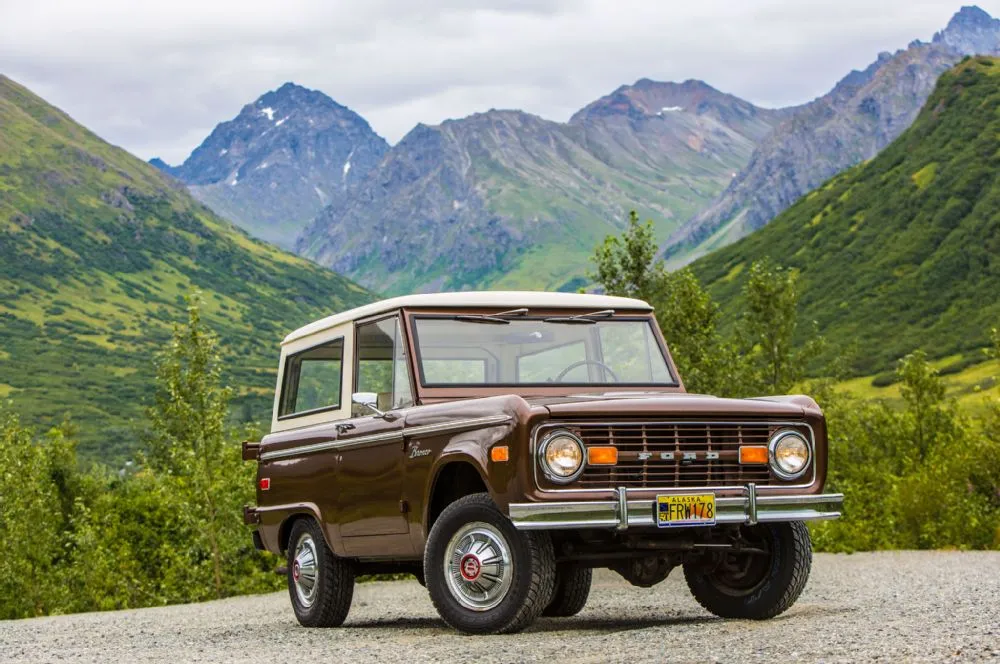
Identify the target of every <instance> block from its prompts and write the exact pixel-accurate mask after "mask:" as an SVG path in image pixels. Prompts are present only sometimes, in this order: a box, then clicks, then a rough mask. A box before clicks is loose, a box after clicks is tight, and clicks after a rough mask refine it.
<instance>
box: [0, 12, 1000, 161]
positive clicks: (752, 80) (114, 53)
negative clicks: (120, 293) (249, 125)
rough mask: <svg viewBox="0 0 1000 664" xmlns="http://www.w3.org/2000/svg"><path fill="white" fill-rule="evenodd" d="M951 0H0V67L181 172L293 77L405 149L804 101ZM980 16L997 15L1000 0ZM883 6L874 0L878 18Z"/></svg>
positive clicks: (912, 35) (919, 30) (114, 138)
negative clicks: (457, 129)
mask: <svg viewBox="0 0 1000 664" xmlns="http://www.w3.org/2000/svg"><path fill="white" fill-rule="evenodd" d="M960 5H961V2H947V1H943V0H835V1H829V0H823V1H821V2H820V1H817V0H645V1H641V2H640V1H634V0H535V1H532V0H508V1H507V2H503V1H501V0H425V1H421V0H396V1H390V0H355V1H353V2H347V1H339V0H336V1H334V0H328V1H322V0H315V1H308V0H264V1H261V0H169V1H163V0H141V1H139V0H64V1H63V2H57V1H55V0H0V73H3V74H6V75H7V76H10V77H11V78H13V79H15V80H17V81H19V82H21V83H23V84H25V85H27V86H28V87H30V88H31V89H33V90H34V91H35V92H36V93H38V94H40V95H41V96H42V97H44V98H46V99H47V100H49V101H50V102H52V103H54V104H56V105H57V106H59V107H61V108H62V109H63V110H65V111H67V112H68V113H69V114H70V115H72V116H73V117H74V118H75V119H77V120H78V121H80V122H82V123H83V124H84V125H87V126H88V127H90V128H91V129H93V130H94V131H96V132H97V133H98V134H100V135H101V136H102V137H104V138H106V139H108V140H109V141H111V142H113V143H116V144H118V145H121V146H123V147H125V148H126V149H128V150H130V151H132V152H133V153H135V154H137V155H139V156H140V157H142V158H144V159H148V158H150V157H153V156H160V157H163V158H164V159H165V160H167V161H168V162H170V163H178V162H180V161H183V159H184V158H185V157H186V156H187V155H188V154H190V152H191V150H192V149H194V147H195V146H197V145H198V144H199V143H200V142H201V141H202V140H203V139H204V138H205V136H207V135H208V133H209V132H210V131H211V130H212V128H213V127H214V126H215V125H216V124H217V123H219V122H221V121H223V120H228V119H230V118H232V117H233V116H235V115H236V114H237V113H238V112H239V110H240V108H241V107H242V106H243V105H244V104H246V103H248V102H251V101H253V100H254V99H256V98H257V97H258V96H260V95H261V94H263V93H264V92H265V91H267V90H270V89H274V88H276V87H278V86H279V85H281V84H282V83H283V82H285V81H294V82H296V83H299V84H301V85H305V86H307V87H312V88H317V89H319V90H322V91H323V92H325V93H327V94H329V95H330V96H331V97H333V98H334V99H336V100H337V101H338V102H340V103H342V104H345V105H347V106H349V107H351V108H352V109H354V110H355V111H357V112H358V113H360V114H361V115H363V116H364V117H365V118H366V119H367V120H368V121H369V122H370V123H371V124H372V127H373V128H374V129H375V131H377V132H378V133H380V134H382V135H383V136H385V137H386V138H387V139H388V140H389V141H390V142H392V143H395V142H396V141H398V140H399V139H400V138H401V137H402V136H403V135H404V134H405V133H406V132H407V131H409V130H410V129H411V128H412V127H413V125H414V124H416V123H417V122H424V123H428V124H436V123H438V122H441V121H442V120H444V119H446V118H454V117H462V116H465V115H468V114H470V113H473V112H476V111H482V110H486V109H489V108H520V109H523V110H526V111H529V112H532V113H536V114H538V115H541V116H543V117H545V118H549V119H553V120H559V121H565V120H566V119H568V118H569V116H570V115H571V114H572V113H573V112H574V111H575V110H577V109H579V108H580V107H582V106H584V105H585V104H587V103H588V102H590V101H592V100H594V99H596V98H597V97H600V96H602V95H604V94H607V93H608V92H610V91H611V90H613V89H614V88H616V87H618V86H619V85H621V84H623V83H632V82H634V81H635V80H636V79H639V78H644V77H646V78H652V79H656V80H675V81H681V80H684V79H688V78H700V79H703V80H705V81H707V82H708V83H710V84H711V85H714V86H715V87H717V88H719V89H721V90H723V91H725V92H731V93H733V94H736V95H738V96H740V97H743V98H745V99H748V100H750V101H752V102H754V103H757V104H760V105H762V106H781V105H787V104H796V103H801V102H804V101H808V100H809V99H812V98H814V97H816V96H818V95H821V94H823V93H825V92H826V91H828V90H829V89H830V88H831V87H832V86H833V84H834V83H835V82H836V81H837V80H838V79H839V78H841V77H842V76H843V75H844V74H846V73H847V72H848V71H849V70H850V69H855V68H862V67H865V66H866V65H867V64H868V63H870V62H871V61H872V60H874V59H875V57H876V55H877V54H878V52H879V51H884V50H896V49H898V48H904V47H905V46H906V45H907V44H908V43H909V42H910V41H911V40H912V39H916V38H919V39H923V40H929V39H930V38H931V36H932V35H933V33H934V32H935V31H937V30H939V29H941V28H943V27H944V26H945V24H946V23H947V22H948V19H949V18H950V17H951V15H952V14H954V13H955V12H956V11H957V10H958V9H959V7H960ZM979 5H980V6H981V7H982V8H983V9H985V10H986V11H988V12H989V13H991V14H992V15H994V16H997V15H998V14H1000V0H987V1H984V2H980V3H979ZM874 7H877V9H876V8H874Z"/></svg>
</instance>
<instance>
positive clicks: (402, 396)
mask: <svg viewBox="0 0 1000 664" xmlns="http://www.w3.org/2000/svg"><path fill="white" fill-rule="evenodd" d="M356 353H357V356H358V377H357V385H358V387H357V391H358V392H374V393H375V394H377V395H378V403H377V407H378V408H379V410H393V409H395V408H406V407H407V406H412V405H413V392H412V390H411V388H410V366H409V361H408V358H407V355H406V348H405V345H404V344H403V340H402V335H401V334H400V329H399V319H398V318H397V317H392V318H384V319H382V320H379V321H374V322H372V323H364V324H362V325H358V330H357V349H356ZM367 414H368V413H367V412H365V409H364V408H360V407H358V406H354V409H353V415H354V416H355V417H357V416H361V415H367Z"/></svg>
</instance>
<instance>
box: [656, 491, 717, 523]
mask: <svg viewBox="0 0 1000 664" xmlns="http://www.w3.org/2000/svg"><path fill="white" fill-rule="evenodd" d="M656 525H657V526H659V527H660V528H675V527H678V526H714V525H715V494H714V493H699V494H695V495H688V496H657V497H656Z"/></svg>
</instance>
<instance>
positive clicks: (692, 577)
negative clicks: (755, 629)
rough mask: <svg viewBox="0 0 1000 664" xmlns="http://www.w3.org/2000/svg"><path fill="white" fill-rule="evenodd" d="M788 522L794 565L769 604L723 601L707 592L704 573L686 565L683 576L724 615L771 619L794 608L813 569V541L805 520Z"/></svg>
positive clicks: (705, 602)
mask: <svg viewBox="0 0 1000 664" xmlns="http://www.w3.org/2000/svg"><path fill="white" fill-rule="evenodd" d="M787 525H788V526H789V528H788V536H789V543H790V546H789V549H790V551H791V561H790V562H789V564H790V565H791V566H792V570H791V576H790V578H789V580H788V582H787V583H786V584H785V587H784V588H783V589H782V592H781V595H779V596H778V598H777V599H776V600H775V601H773V602H771V603H770V604H757V605H754V604H749V605H748V604H746V603H743V602H736V601H722V602H720V601H718V600H717V599H716V597H715V595H714V594H709V593H706V592H704V588H705V582H704V581H703V580H702V579H701V574H700V573H699V572H696V571H693V570H691V569H689V568H688V566H686V565H685V567H684V578H685V580H686V581H687V585H688V589H690V591H691V594H692V595H694V598H695V599H696V600H697V601H698V603H699V604H701V606H702V607H703V608H704V609H705V610H706V611H708V612H710V613H714V614H715V615H717V616H719V617H721V618H735V619H744V620H768V619H770V618H774V617H775V616H777V615H780V614H782V613H784V612H785V611H787V610H788V609H789V608H791V606H792V605H793V604H794V603H795V601H796V600H797V599H798V598H799V595H801V594H802V591H803V590H804V589H805V587H806V582H807V581H808V580H809V572H810V570H811V569H812V541H811V540H810V538H809V529H808V528H807V527H806V524H804V523H803V522H801V521H792V522H789V523H788V524H787ZM728 599H735V598H728Z"/></svg>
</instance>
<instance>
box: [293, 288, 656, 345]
mask: <svg viewBox="0 0 1000 664" xmlns="http://www.w3.org/2000/svg"><path fill="white" fill-rule="evenodd" d="M403 307H407V308H415V307H428V308H432V307H441V308H447V307H469V308H490V307H498V308H500V307H502V308H505V309H516V308H519V307H527V308H529V309H594V310H601V309H629V310H632V311H635V310H637V309H638V310H640V311H652V310H653V307H651V306H649V305H648V304H646V303H645V302H643V301H642V300H634V299H632V298H629V297H615V296H612V295H590V294H584V293H542V292H536V291H466V292H462V293H426V294H423V295H403V296H401V297H393V298H390V299H388V300H380V301H379V302H372V303H371V304H366V305H364V306H362V307H357V308H355V309H350V310H348V311H344V312H342V313H339V314H334V315H332V316H327V317H326V318H322V319H320V320H318V321H316V322H315V323H309V324H308V325H305V326H303V327H300V328H299V329H297V330H295V331H294V332H292V333H291V334H289V335H288V336H287V337H285V340H284V341H282V342H281V343H282V344H287V343H289V342H292V341H295V340H296V339H302V338H303V337H308V336H309V335H311V334H316V333H317V332H322V331H323V330H326V329H329V328H331V327H336V326H337V325H340V324H342V323H347V322H349V321H352V320H357V319H359V318H367V317H368V316H373V315H376V314H380V313H383V312H386V311H393V310H395V309H401V308H403Z"/></svg>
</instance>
